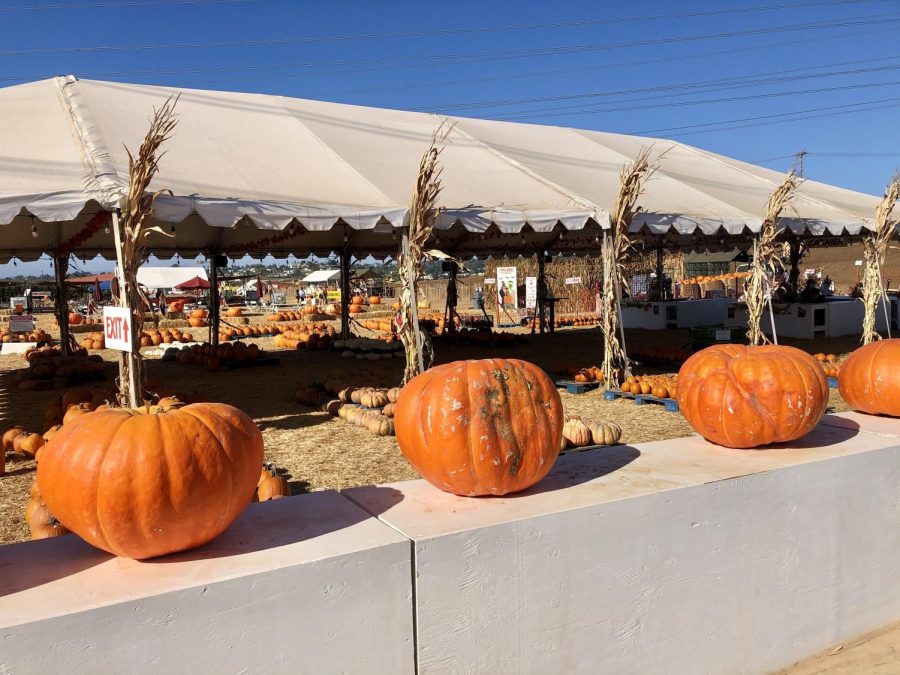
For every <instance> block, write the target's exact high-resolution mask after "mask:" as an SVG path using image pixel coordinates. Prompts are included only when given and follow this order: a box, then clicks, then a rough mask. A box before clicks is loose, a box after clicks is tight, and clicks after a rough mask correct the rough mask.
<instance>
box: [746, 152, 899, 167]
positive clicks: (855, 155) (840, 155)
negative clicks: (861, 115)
mask: <svg viewBox="0 0 900 675" xmlns="http://www.w3.org/2000/svg"><path fill="white" fill-rule="evenodd" d="M806 156H807V157H826V158H829V159H870V158H878V157H885V158H892V157H896V158H900V150H898V151H897V152H806ZM796 157H797V155H796V154H794V155H782V156H781V157H769V158H768V159H754V160H751V161H750V164H771V163H772V162H778V161H781V160H784V159H795V158H796Z"/></svg>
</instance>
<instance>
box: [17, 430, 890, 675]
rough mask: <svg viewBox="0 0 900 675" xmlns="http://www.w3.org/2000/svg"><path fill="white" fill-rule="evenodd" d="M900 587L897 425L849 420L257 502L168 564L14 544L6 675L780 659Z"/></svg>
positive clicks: (681, 665) (667, 667) (698, 665)
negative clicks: (492, 480)
mask: <svg viewBox="0 0 900 675" xmlns="http://www.w3.org/2000/svg"><path fill="white" fill-rule="evenodd" d="M360 507H364V508H360ZM411 542H412V543H411ZM898 579H900V420H895V419H888V418H875V417H870V416H866V415H860V414H856V413H845V414H841V415H832V416H827V417H826V418H825V420H824V421H823V423H822V424H821V425H820V426H819V427H818V429H816V430H815V431H814V432H813V433H812V434H810V435H809V436H807V437H806V438H805V439H802V440H801V441H799V442H797V443H794V444H790V445H787V446H785V447H782V448H774V449H769V450H763V451H744V450H728V449H725V448H719V447H716V446H713V445H710V444H709V443H706V442H705V441H703V440H702V439H700V438H698V437H689V438H683V439H676V440H671V441H664V442H659V443H648V444H643V445H640V446H635V447H630V446H617V447H613V448H607V449H603V450H597V451H592V452H584V453H577V454H573V455H568V456H566V457H563V458H561V459H560V460H559V462H558V464H557V466H556V467H555V468H554V470H553V472H552V473H551V474H550V476H548V477H547V479H545V480H544V481H543V482H542V483H541V484H540V485H538V486H536V488H534V489H532V490H530V491H527V492H525V493H522V494H521V495H513V496H509V497H503V498H484V499H466V498H461V497H455V496H453V495H449V494H446V493H443V492H440V491H438V490H436V489H435V488H433V487H431V486H430V485H428V484H427V483H425V482H423V481H411V482H407V483H398V484H395V485H393V486H372V487H366V488H358V489H354V490H348V491H346V492H345V493H344V495H340V494H338V493H335V492H321V493H315V494H312V495H304V496H298V497H293V498H291V499H287V500H281V501H277V502H270V503H265V504H258V505H252V506H251V508H250V509H248V511H247V512H246V513H245V514H244V515H243V516H242V517H241V518H240V519H239V520H238V522H237V523H236V524H235V525H234V526H233V527H232V528H230V529H229V530H228V532H226V533H225V534H224V535H223V536H222V537H220V538H219V539H218V540H216V541H215V542H213V543H212V544H210V545H209V546H206V547H203V548H201V549H197V550H195V551H192V552H187V553H184V554H179V555H175V556H170V557H167V558H164V559H160V560H157V561H147V562H134V561H129V560H123V559H118V558H113V557H112V556H109V555H107V554H105V553H103V552H100V551H97V550H95V549H92V548H91V547H89V546H87V545H86V544H84V543H83V542H81V540H79V539H78V538H77V537H75V536H74V535H69V536H66V537H61V538H58V539H54V540H47V541H40V542H30V543H25V544H15V545H10V546H4V547H0V673H2V674H3V675H6V674H7V673H14V674H21V673H25V674H30V673H41V674H44V673H63V672H64V673H113V672H129V673H166V674H177V673H191V675H196V674H197V673H220V672H221V673H233V672H234V673H237V672H252V673H287V672H290V673H391V674H393V673H404V672H414V671H415V669H416V667H418V669H419V671H420V672H423V673H492V674H496V675H502V674H503V673H541V674H542V675H543V674H544V673H558V672H564V673H578V672H585V673H616V674H618V673H654V674H655V673H666V674H667V675H668V674H680V673H685V674H691V675H694V674H698V673H729V674H732V673H765V672H769V671H771V670H772V669H775V668H779V667H783V666H786V665H789V664H791V663H792V662H794V661H796V660H798V659H800V658H802V657H805V656H807V655H810V654H813V653H815V652H818V651H819V650H821V649H824V648H826V647H828V646H831V645H834V644H839V643H842V642H844V641H846V640H849V639H852V638H853V637H855V636H857V635H860V634H862V633H865V632H867V631H870V630H874V629H877V628H879V627H880V626H882V625H885V624H888V623H891V622H893V621H896V620H897V619H900V583H898ZM413 580H415V581H413ZM413 584H414V585H415V588H414V589H413ZM413 590H415V593H413Z"/></svg>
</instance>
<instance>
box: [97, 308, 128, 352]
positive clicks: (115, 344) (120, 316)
mask: <svg viewBox="0 0 900 675" xmlns="http://www.w3.org/2000/svg"><path fill="white" fill-rule="evenodd" d="M103 336H104V338H105V339H106V348H107V349H117V350H119V351H120V352H130V351H131V311H130V310H129V309H128V308H127V307H104V308H103Z"/></svg>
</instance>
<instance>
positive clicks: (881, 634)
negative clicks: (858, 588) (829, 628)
mask: <svg viewBox="0 0 900 675" xmlns="http://www.w3.org/2000/svg"><path fill="white" fill-rule="evenodd" d="M897 673H900V623H895V624H891V625H890V626H885V627H884V628H882V629H881V630H878V631H875V632H874V633H869V634H868V635H863V636H862V637H860V638H858V639H856V640H853V641H852V642H849V643H848V644H846V645H837V646H834V647H832V648H831V649H827V650H825V651H824V652H822V653H821V654H817V655H816V656H813V657H812V658H809V659H805V660H803V661H800V662H799V663H796V664H794V665H793V666H791V667H790V668H785V669H784V670H780V671H778V673H775V674H774V675H897Z"/></svg>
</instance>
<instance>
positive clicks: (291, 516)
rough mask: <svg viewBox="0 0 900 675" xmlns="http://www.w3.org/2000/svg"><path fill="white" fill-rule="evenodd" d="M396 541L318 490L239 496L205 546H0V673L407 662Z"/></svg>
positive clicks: (395, 665)
mask: <svg viewBox="0 0 900 675" xmlns="http://www.w3.org/2000/svg"><path fill="white" fill-rule="evenodd" d="M410 554H411V551H410V544H409V541H408V540H407V539H405V538H404V537H402V536H400V535H399V534H397V533H396V532H395V531H394V530H392V529H391V528H389V527H387V526H386V525H384V524H382V523H380V522H378V521H377V520H376V519H374V518H372V517H371V516H370V515H369V514H368V513H366V512H364V511H362V510H361V509H360V508H359V507H357V506H356V505H354V504H352V503H351V502H350V501H348V500H347V499H345V498H344V497H342V496H341V495H340V494H338V493H336V492H333V491H329V492H319V493H314V494H311V495H301V496H296V497H292V498H290V499H283V500H279V501H274V502H266V503H263V504H252V505H251V506H250V508H248V510H247V512H245V513H244V514H243V515H242V516H241V518H240V519H239V520H238V522H237V523H235V525H233V526H232V527H231V528H230V529H229V530H228V531H227V532H226V533H225V534H223V535H222V536H221V537H220V538H219V539H217V540H216V541H215V542H213V543H212V544H210V545H209V546H206V547H203V548H201V549H197V550H196V551H194V552H188V553H185V554H177V555H174V556H169V557H166V558H161V559H159V560H157V561H147V562H135V561H131V560H124V559H118V558H113V557H112V556H109V555H107V554H104V553H102V552H99V551H97V550H96V549H92V548H91V547H89V546H87V544H84V543H83V542H82V541H81V540H80V539H78V538H77V537H75V536H74V535H69V536H65V537H61V538H58V539H53V540H45V541H38V542H29V543H26V544H16V545H12V546H3V547H0V673H3V675H7V674H10V675H12V674H14V675H24V674H31V673H35V674H41V675H49V674H51V673H72V674H74V673H160V674H166V675H175V674H178V673H190V674H191V675H200V674H203V673H316V674H318V673H410V672H413V671H414V662H413V626H412V596H411V575H410V569H411V560H410Z"/></svg>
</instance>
